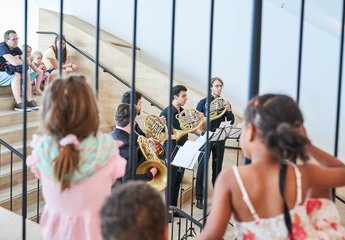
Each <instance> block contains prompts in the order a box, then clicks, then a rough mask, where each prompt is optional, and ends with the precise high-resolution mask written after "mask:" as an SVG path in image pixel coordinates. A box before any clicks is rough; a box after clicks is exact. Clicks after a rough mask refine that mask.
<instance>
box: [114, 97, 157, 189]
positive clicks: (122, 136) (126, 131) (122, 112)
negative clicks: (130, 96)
mask: <svg viewBox="0 0 345 240" xmlns="http://www.w3.org/2000/svg"><path fill="white" fill-rule="evenodd" d="M134 112H135V115H136V114H137V110H136V108H135V109H134ZM130 113H131V109H130V105H129V104H126V103H121V104H120V105H119V106H118V108H117V109H116V112H115V124H116V127H115V129H114V131H113V132H112V136H113V138H114V139H115V140H118V141H121V142H122V145H121V146H120V147H119V150H120V155H121V157H123V158H124V159H126V160H127V166H126V172H125V175H124V176H123V177H122V180H118V181H122V182H126V181H127V180H129V178H130V175H131V165H130V162H129V151H130V134H131V124H130ZM138 151H139V152H140V150H138ZM136 152H137V151H136ZM134 161H137V165H138V166H139V165H140V163H142V162H144V161H145V160H144V159H142V158H141V157H138V154H137V156H135V158H134ZM156 173H157V168H155V167H153V168H151V169H150V171H149V172H147V173H144V174H136V175H135V176H134V178H135V179H136V180H144V181H151V180H152V179H153V177H154V176H155V175H156ZM118 181H117V183H118Z"/></svg>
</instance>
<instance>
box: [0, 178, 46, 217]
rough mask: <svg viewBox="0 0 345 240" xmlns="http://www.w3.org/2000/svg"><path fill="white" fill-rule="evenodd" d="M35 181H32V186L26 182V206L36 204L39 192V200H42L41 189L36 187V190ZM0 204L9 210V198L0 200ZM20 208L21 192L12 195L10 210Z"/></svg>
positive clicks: (18, 209)
mask: <svg viewBox="0 0 345 240" xmlns="http://www.w3.org/2000/svg"><path fill="white" fill-rule="evenodd" d="M36 182H37V181H35V182H33V184H34V185H33V186H30V184H28V191H27V194H26V202H27V206H29V205H37V197H38V196H37V194H38V193H39V202H44V200H43V195H42V189H41V188H38V192H37V183H36ZM0 206H1V207H4V208H6V209H8V210H11V198H10V197H9V198H7V199H5V200H2V201H1V202H0ZM21 209H22V192H21V191H20V193H17V194H13V195H12V211H20V210H21Z"/></svg>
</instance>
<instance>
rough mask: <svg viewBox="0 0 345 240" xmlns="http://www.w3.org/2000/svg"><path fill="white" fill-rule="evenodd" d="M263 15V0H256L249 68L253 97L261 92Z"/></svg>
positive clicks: (250, 87) (251, 95) (250, 93)
mask: <svg viewBox="0 0 345 240" xmlns="http://www.w3.org/2000/svg"><path fill="white" fill-rule="evenodd" d="M261 16H262V0H254V4H253V21H252V36H251V38H252V41H251V58H250V69H249V71H250V72H249V94H248V98H249V99H251V98H252V97H254V96H255V95H257V94H258V93H259V84H260V49H261Z"/></svg>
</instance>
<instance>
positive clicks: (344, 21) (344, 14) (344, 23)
mask: <svg viewBox="0 0 345 240" xmlns="http://www.w3.org/2000/svg"><path fill="white" fill-rule="evenodd" d="M344 26H345V2H344V1H343V12H342V22H341V36H340V51H339V52H340V54H339V78H338V92H337V115H336V123H335V137H334V156H335V157H337V156H338V147H339V125H340V106H341V85H342V80H343V55H344ZM336 197H337V196H336V189H335V188H333V189H332V198H333V201H335V198H336Z"/></svg>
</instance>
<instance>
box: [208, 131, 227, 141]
mask: <svg viewBox="0 0 345 240" xmlns="http://www.w3.org/2000/svg"><path fill="white" fill-rule="evenodd" d="M225 137H226V132H225V130H224V129H223V128H217V129H216V131H215V132H214V134H213V136H212V138H211V139H210V141H211V142H214V141H221V140H224V139H225Z"/></svg>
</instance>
